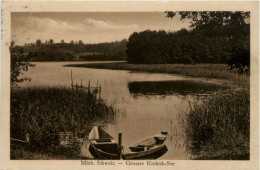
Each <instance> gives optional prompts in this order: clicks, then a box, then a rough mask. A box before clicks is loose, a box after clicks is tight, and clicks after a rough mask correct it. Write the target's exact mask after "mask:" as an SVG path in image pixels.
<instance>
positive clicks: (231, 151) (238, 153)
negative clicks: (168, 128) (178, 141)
mask: <svg viewBox="0 0 260 170" xmlns="http://www.w3.org/2000/svg"><path fill="white" fill-rule="evenodd" d="M249 100H250V98H249V90H244V91H237V92H232V93H231V94H218V95H215V96H213V97H210V98H209V99H207V100H205V101H204V102H203V103H202V104H193V105H191V110H190V112H189V114H187V115H186V116H184V117H183V119H182V120H183V122H182V123H183V125H184V129H185V132H186V140H187V148H188V150H189V151H190V152H191V153H192V154H193V155H195V159H242V160H243V159H247V160H248V159H249V144H250V142H249V138H250V101H249Z"/></svg>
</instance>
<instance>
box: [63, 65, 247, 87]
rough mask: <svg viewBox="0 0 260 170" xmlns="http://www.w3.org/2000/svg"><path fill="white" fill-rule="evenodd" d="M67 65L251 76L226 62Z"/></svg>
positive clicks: (239, 78)
mask: <svg viewBox="0 0 260 170" xmlns="http://www.w3.org/2000/svg"><path fill="white" fill-rule="evenodd" d="M66 66H67V67H87V68H98V69H112V70H129V71H139V72H149V73H169V74H178V75H182V76H190V77H202V78H216V79H225V80H233V81H235V82H243V83H248V82H249V76H248V75H245V74H238V73H237V71H235V70H234V71H230V70H229V69H228V67H227V66H226V65H225V64H195V65H185V64H127V63H123V62H121V63H92V64H69V65H66Z"/></svg>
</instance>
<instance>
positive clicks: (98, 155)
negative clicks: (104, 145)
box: [89, 144, 119, 159]
mask: <svg viewBox="0 0 260 170" xmlns="http://www.w3.org/2000/svg"><path fill="white" fill-rule="evenodd" d="M89 151H90V153H91V154H92V156H93V157H94V159H119V155H118V154H112V153H108V152H104V151H102V150H100V149H98V148H96V147H95V145H93V144H90V145H89Z"/></svg>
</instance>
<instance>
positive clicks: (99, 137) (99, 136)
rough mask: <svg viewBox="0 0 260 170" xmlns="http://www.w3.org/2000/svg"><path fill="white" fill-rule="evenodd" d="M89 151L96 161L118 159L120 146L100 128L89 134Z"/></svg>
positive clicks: (95, 128) (94, 128) (96, 127)
mask: <svg viewBox="0 0 260 170" xmlns="http://www.w3.org/2000/svg"><path fill="white" fill-rule="evenodd" d="M88 140H89V143H90V146H89V151H90V153H91V154H92V155H93V157H94V158H95V159H118V158H119V154H118V145H117V142H116V141H115V139H114V138H113V137H112V136H110V135H109V134H108V133H107V132H105V131H104V130H103V129H101V128H100V127H98V126H94V127H93V129H92V130H91V132H90V133H89V136H88Z"/></svg>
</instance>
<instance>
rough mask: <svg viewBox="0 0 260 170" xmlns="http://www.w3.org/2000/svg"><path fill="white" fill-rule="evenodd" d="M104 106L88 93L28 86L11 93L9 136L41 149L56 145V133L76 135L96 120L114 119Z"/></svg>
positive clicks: (110, 110) (111, 111)
mask: <svg viewBox="0 0 260 170" xmlns="http://www.w3.org/2000/svg"><path fill="white" fill-rule="evenodd" d="M114 114H115V112H114V109H113V106H107V105H106V104H105V103H104V101H102V100H99V99H97V98H96V97H95V96H94V95H93V94H91V93H83V92H76V91H74V90H71V89H68V88H63V87H30V88H24V89H18V90H13V91H12V92H11V137H12V138H18V139H24V137H25V134H27V133H29V134H30V135H31V143H32V144H33V145H34V146H35V147H36V148H40V149H41V150H44V149H46V148H48V147H49V146H57V145H58V144H59V136H58V134H59V132H63V131H72V132H74V133H77V132H78V131H80V130H81V129H83V128H86V127H87V126H89V125H90V124H91V123H93V122H95V121H109V120H110V119H111V118H112V119H113V117H114Z"/></svg>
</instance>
